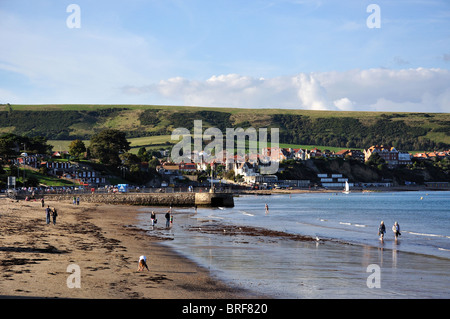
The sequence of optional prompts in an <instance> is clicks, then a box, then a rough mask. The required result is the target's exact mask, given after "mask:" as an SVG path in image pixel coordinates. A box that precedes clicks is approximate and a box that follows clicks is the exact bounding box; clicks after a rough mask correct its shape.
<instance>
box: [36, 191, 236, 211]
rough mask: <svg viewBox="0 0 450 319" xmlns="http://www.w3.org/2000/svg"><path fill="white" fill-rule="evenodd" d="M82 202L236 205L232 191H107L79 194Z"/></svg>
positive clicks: (69, 198) (51, 197) (51, 196)
mask: <svg viewBox="0 0 450 319" xmlns="http://www.w3.org/2000/svg"><path fill="white" fill-rule="evenodd" d="M75 196H76V197H79V198H80V201H81V202H88V203H104V204H118V205H138V206H167V207H168V206H173V207H193V206H206V207H208V206H209V207H234V200H233V194H230V193H206V192H205V193H115V194H112V193H106V194H95V193H94V194H77V195H75ZM73 197H74V195H70V194H48V195H47V194H46V195H44V199H46V200H56V201H72V200H73Z"/></svg>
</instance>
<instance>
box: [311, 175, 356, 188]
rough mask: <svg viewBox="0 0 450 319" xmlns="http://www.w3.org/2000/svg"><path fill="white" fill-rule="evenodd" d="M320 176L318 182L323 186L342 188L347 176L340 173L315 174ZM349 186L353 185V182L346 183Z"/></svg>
mask: <svg viewBox="0 0 450 319" xmlns="http://www.w3.org/2000/svg"><path fill="white" fill-rule="evenodd" d="M317 177H318V178H320V183H321V184H322V186H323V187H325V188H344V186H345V183H346V182H347V183H348V178H346V177H344V176H342V174H317ZM348 186H349V187H353V186H354V185H353V183H348Z"/></svg>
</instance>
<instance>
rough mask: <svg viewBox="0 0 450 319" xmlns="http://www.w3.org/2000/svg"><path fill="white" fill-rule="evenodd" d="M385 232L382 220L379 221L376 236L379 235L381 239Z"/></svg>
mask: <svg viewBox="0 0 450 319" xmlns="http://www.w3.org/2000/svg"><path fill="white" fill-rule="evenodd" d="M385 232H386V226H385V225H384V221H381V224H380V227H378V236H380V240H381V241H382V240H383V238H384V233H385Z"/></svg>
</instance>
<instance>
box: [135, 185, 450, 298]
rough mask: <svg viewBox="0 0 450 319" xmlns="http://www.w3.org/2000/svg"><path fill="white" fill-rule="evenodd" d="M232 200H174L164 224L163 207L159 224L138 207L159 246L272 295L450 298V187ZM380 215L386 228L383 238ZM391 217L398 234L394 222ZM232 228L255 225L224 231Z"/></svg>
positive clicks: (232, 281)
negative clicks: (229, 204) (207, 204)
mask: <svg viewBox="0 0 450 319" xmlns="http://www.w3.org/2000/svg"><path fill="white" fill-rule="evenodd" d="M234 200H235V206H234V207H233V208H224V207H218V208H198V209H197V210H195V209H194V208H176V209H174V223H173V227H172V228H171V229H169V230H167V229H165V227H163V226H164V224H165V222H164V215H163V214H164V213H165V210H167V209H165V210H164V209H161V210H160V211H159V214H158V219H159V224H160V225H158V226H157V227H155V228H152V227H151V226H150V217H149V214H150V211H151V210H152V208H143V209H141V213H140V215H139V219H140V223H139V226H140V227H142V228H144V229H146V230H147V231H148V232H149V233H151V232H154V233H155V234H158V235H160V236H164V237H166V238H167V239H168V240H166V241H163V243H162V244H163V245H167V246H168V247H170V248H172V249H174V250H175V251H177V252H178V253H180V254H182V255H184V256H186V257H187V258H189V259H191V260H193V261H195V262H197V263H198V264H200V265H202V266H203V267H205V268H207V269H209V270H210V272H211V274H212V275H213V276H215V277H217V278H218V279H220V280H223V281H225V282H227V283H229V284H230V285H233V286H235V287H239V288H244V289H247V290H249V291H251V292H254V293H256V294H260V295H265V296H268V297H270V298H286V299H294V298H314V299H316V298H370V299H373V298H376V299H378V298H450V274H449V272H450V192H445V191H429V192H422V191H412V192H350V193H349V194H344V193H343V192H336V193H301V194H272V195H263V196H261V195H260V196H257V195H242V196H239V197H235V199H234ZM266 204H267V205H268V208H269V210H268V211H266V210H265V205H266ZM381 221H384V224H385V225H386V230H387V232H386V234H385V238H384V240H383V241H380V239H379V236H378V227H379V225H380V222H381ZM396 221H397V222H398V223H399V225H400V231H401V235H400V236H399V238H398V239H397V240H395V237H394V233H393V231H392V230H391V227H392V226H393V224H394V222H396ZM230 226H233V227H234V228H233V229H241V228H244V227H245V229H248V228H250V229H253V228H254V229H255V230H258V231H255V233H254V234H249V233H248V232H246V233H245V232H243V233H239V232H238V233H232V234H230ZM211 229H214V231H210V230H211ZM222 229H223V230H222ZM261 229H263V230H270V231H276V233H275V234H276V236H266V235H264V233H263V232H260V230H261ZM205 230H207V231H205ZM227 232H228V233H227ZM290 234H294V235H302V236H305V237H306V238H307V239H310V240H296V239H295V238H296V237H295V238H294V239H293V237H292V236H288V235H290Z"/></svg>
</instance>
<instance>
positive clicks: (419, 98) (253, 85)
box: [128, 68, 450, 112]
mask: <svg viewBox="0 0 450 319" xmlns="http://www.w3.org/2000/svg"><path fill="white" fill-rule="evenodd" d="M128 90H131V88H128ZM132 90H133V93H148V92H152V93H154V94H155V93H156V94H157V95H160V96H161V97H164V98H166V99H169V100H172V101H174V102H175V103H181V104H184V105H198V106H222V107H266V108H298V109H310V110H343V111H350V110H367V111H393V112H449V111H450V71H449V70H443V69H425V68H417V69H401V70H389V69H368V70H351V71H346V72H321V73H300V74H297V75H295V76H283V77H276V78H268V79H265V78H253V77H249V76H243V75H238V74H227V75H217V76H216V75H214V76H212V77H210V78H209V79H207V80H204V81H199V80H189V79H186V78H182V77H176V78H170V79H168V80H162V81H160V82H159V83H158V84H156V85H150V86H144V87H140V88H139V87H133V88H132Z"/></svg>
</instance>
